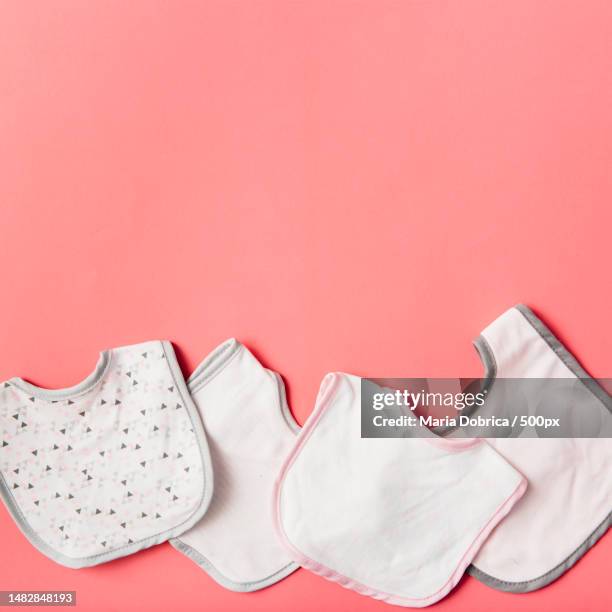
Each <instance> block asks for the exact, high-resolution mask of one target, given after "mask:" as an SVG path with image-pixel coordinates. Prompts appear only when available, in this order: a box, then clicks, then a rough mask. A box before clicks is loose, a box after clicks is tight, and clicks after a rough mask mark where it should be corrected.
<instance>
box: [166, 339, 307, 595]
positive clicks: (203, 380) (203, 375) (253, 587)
mask: <svg viewBox="0 0 612 612" xmlns="http://www.w3.org/2000/svg"><path fill="white" fill-rule="evenodd" d="M243 348H244V346H243V345H242V344H240V342H238V341H237V340H236V339H235V338H230V339H229V340H226V341H225V342H223V343H221V344H220V345H219V346H218V347H217V348H216V349H213V351H212V352H211V353H210V354H209V355H208V356H207V357H205V358H204V360H203V361H202V362H201V363H200V365H199V366H198V367H197V368H196V369H195V371H194V372H193V374H192V375H191V376H190V377H189V380H188V381H187V384H188V385H189V389H190V391H191V393H196V392H197V391H199V390H200V389H201V388H202V387H203V386H205V385H206V384H207V383H209V382H210V381H211V380H212V379H213V378H214V377H215V376H217V375H218V374H219V373H220V372H222V371H223V369H224V368H225V367H226V366H227V365H228V364H229V363H230V362H231V361H232V359H233V358H234V357H235V356H236V355H237V354H238V353H239V352H240V351H241V350H242V349H243ZM264 370H265V371H266V372H267V373H268V374H270V375H272V376H273V377H274V380H275V381H276V385H277V389H278V402H279V408H280V412H281V416H282V417H283V420H284V421H285V423H286V424H287V426H288V427H289V429H290V430H291V432H292V433H293V434H297V433H298V432H299V430H300V426H299V425H298V423H296V421H295V419H294V418H293V415H292V414H291V410H290V409H289V405H288V403H287V394H286V392H285V383H284V382H283V379H282V377H281V376H280V374H278V373H277V372H274V371H273V370H268V369H267V368H264ZM170 544H171V545H172V546H173V547H174V548H175V549H176V550H178V551H179V552H182V553H183V554H184V555H186V556H187V557H189V558H190V559H191V560H192V561H194V562H195V563H197V564H198V565H199V566H200V567H201V568H202V569H203V570H204V571H205V572H206V573H207V574H208V575H209V576H210V577H211V578H212V579H213V580H215V581H216V582H217V583H219V584H220V585H221V586H223V587H225V588H226V589H229V590H230V591H236V592H238V593H250V592H252V591H258V590H259V589H263V588H265V587H268V586H270V585H272V584H275V583H276V582H278V581H279V580H282V579H283V578H285V577H287V576H288V575H289V574H291V573H292V572H294V571H295V570H296V569H298V567H299V565H298V564H297V563H293V562H291V563H288V564H287V565H285V566H283V567H281V569H279V570H278V571H276V572H274V573H273V574H270V575H269V576H266V577H265V578H262V579H261V580H254V581H249V582H236V581H234V580H232V579H231V578H228V577H227V576H225V575H223V574H222V573H221V572H220V571H219V570H218V569H217V568H216V567H215V566H214V565H213V564H212V563H211V562H210V561H209V560H208V559H207V558H206V557H205V556H204V555H203V554H202V553H200V552H198V551H197V550H196V549H195V548H193V547H191V546H189V544H186V543H185V542H183V540H181V539H180V538H173V539H172V540H170Z"/></svg>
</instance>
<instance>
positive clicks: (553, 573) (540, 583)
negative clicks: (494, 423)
mask: <svg viewBox="0 0 612 612" xmlns="http://www.w3.org/2000/svg"><path fill="white" fill-rule="evenodd" d="M515 308H516V309H517V310H518V311H519V312H520V313H521V314H522V315H523V316H524V317H525V319H526V320H527V322H528V323H529V324H530V325H531V326H532V327H533V328H534V329H535V330H536V331H537V332H538V334H539V335H540V336H541V337H542V339H543V340H544V341H545V342H546V343H547V344H548V346H549V347H550V348H551V349H552V350H553V351H554V352H555V354H556V355H557V357H558V358H559V359H560V360H561V361H562V362H563V363H564V364H565V365H566V366H567V367H568V368H569V369H570V371H571V372H572V373H573V374H575V375H576V376H577V377H578V378H579V379H580V380H581V381H582V382H583V383H584V385H585V386H586V387H587V388H588V389H589V390H590V391H591V392H592V393H593V395H595V397H596V398H597V399H599V400H600V401H601V402H602V404H603V405H604V406H605V407H606V408H608V410H611V407H610V406H611V400H612V398H611V397H610V396H609V395H608V393H607V392H606V391H605V389H603V388H602V387H601V386H600V385H599V384H598V383H597V382H596V381H595V380H593V378H591V377H590V376H589V374H588V373H587V372H586V370H585V369H584V368H583V367H582V366H581V365H580V364H579V363H578V360H577V359H576V358H575V357H574V356H573V355H572V354H571V353H570V352H569V351H568V350H567V349H566V348H565V347H564V346H563V345H562V344H561V342H559V340H558V339H557V337H556V336H555V335H554V334H553V333H552V331H550V329H549V328H548V327H547V326H546V325H545V324H544V323H543V322H542V321H541V320H540V319H539V318H538V317H537V316H536V315H535V313H534V312H533V311H532V310H531V308H529V307H528V306H525V305H524V304H517V306H516V307H515ZM474 346H475V347H476V350H477V351H478V353H479V355H480V358H481V360H482V363H483V366H484V369H485V377H486V379H487V383H486V384H487V388H490V386H491V385H492V384H493V382H494V381H495V378H496V376H497V362H496V360H495V355H494V353H493V350H492V349H491V346H490V345H489V343H488V342H487V341H486V339H485V338H484V336H482V335H480V336H479V337H478V338H476V340H474ZM489 381H490V382H489ZM611 524H612V512H611V513H610V514H608V516H607V517H606V518H605V519H604V520H603V521H602V522H601V523H600V524H599V525H598V526H597V527H596V528H595V529H594V531H593V532H592V533H591V534H590V535H589V536H588V537H587V538H586V540H585V541H584V542H582V544H580V546H578V548H576V550H574V552H572V553H571V554H569V555H568V556H567V558H566V559H564V560H563V561H561V563H559V564H558V565H556V566H555V567H553V568H552V569H551V570H550V571H548V572H546V573H545V574H542V575H541V576H538V577H537V578H533V579H532V580H525V581H522V582H510V581H507V580H500V579H499V578H495V577H494V576H491V575H489V574H487V573H486V572H483V571H482V570H480V569H478V568H477V567H476V566H475V565H470V566H469V567H468V570H467V572H468V574H470V576H473V577H474V578H476V579H477V580H479V581H480V582H482V583H483V584H486V585H487V586H489V587H491V588H494V589H497V590H498V591H505V592H507V593H529V592H530V591H536V590H537V589H541V588H543V587H545V586H547V585H549V584H550V583H551V582H554V581H555V580H557V578H559V577H561V576H562V575H563V574H564V573H565V572H566V571H567V570H569V569H570V568H571V567H573V566H574V565H575V564H576V563H577V562H578V561H579V560H580V559H581V558H582V557H583V556H584V555H585V554H586V553H587V552H588V551H589V549H590V548H591V547H593V546H595V544H596V543H597V541H598V540H599V539H600V538H601V537H602V536H603V535H604V534H605V533H606V532H607V531H608V529H609V527H610V525H611Z"/></svg>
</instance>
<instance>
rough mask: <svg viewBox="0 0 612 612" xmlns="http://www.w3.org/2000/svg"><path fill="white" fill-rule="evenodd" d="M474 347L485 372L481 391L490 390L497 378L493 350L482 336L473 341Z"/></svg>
mask: <svg viewBox="0 0 612 612" xmlns="http://www.w3.org/2000/svg"><path fill="white" fill-rule="evenodd" d="M474 347H475V348H476V350H477V351H478V355H480V360H481V361H482V365H483V366H484V370H485V371H484V378H485V383H484V387H483V390H484V389H490V388H491V386H492V385H493V383H494V382H495V379H496V378H497V361H496V360H495V355H494V354H493V349H492V348H491V345H490V344H489V343H488V342H487V340H486V338H485V337H484V336H483V335H480V336H478V338H476V339H475V340H474Z"/></svg>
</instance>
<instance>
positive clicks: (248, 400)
mask: <svg viewBox="0 0 612 612" xmlns="http://www.w3.org/2000/svg"><path fill="white" fill-rule="evenodd" d="M189 389H190V391H191V393H192V395H193V398H194V401H195V403H196V405H197V407H198V409H199V411H200V414H201V415H202V419H203V422H204V426H205V427H206V433H207V436H208V439H209V442H210V449H211V456H212V463H213V469H214V471H215V494H214V497H213V500H212V503H211V507H210V510H209V512H208V513H207V514H206V516H205V517H204V518H203V519H202V520H201V521H200V522H199V523H197V524H196V525H195V526H194V527H193V528H192V529H190V530H189V531H187V532H186V533H184V534H183V535H182V536H181V537H180V538H177V539H173V540H171V544H172V545H173V546H174V547H175V548H176V549H177V550H179V551H181V552H182V553H184V554H185V555H187V556H188V557H189V558H191V559H192V560H193V561H195V562H196V563H197V564H198V565H199V566H200V567H201V568H202V569H203V570H204V571H206V572H207V573H208V574H209V575H210V576H211V577H212V578H213V579H214V580H216V581H217V582H218V583H219V584H221V585H222V586H224V587H226V588H228V589H231V590H233V591H242V592H246V591H256V590H258V589H261V588H264V587H266V586H269V585H271V584H274V583H275V582H278V581H279V580H281V579H282V578H284V577H285V576H287V575H289V574H290V573H291V572H293V571H295V570H296V569H297V565H296V564H295V563H294V562H293V561H292V559H291V557H290V555H289V554H288V553H287V551H286V550H285V549H284V548H283V547H282V545H281V544H280V542H279V541H278V538H277V536H276V533H275V531H274V526H273V522H272V493H273V488H274V479H275V478H276V476H277V474H278V472H279V470H280V468H281V465H282V462H283V460H284V458H285V456H286V455H287V453H288V452H289V449H290V448H291V447H292V445H293V442H294V441H295V434H296V431H297V430H298V429H299V427H298V425H297V424H296V423H295V422H294V420H293V417H292V416H291V413H290V411H289V408H288V406H287V402H286V399H285V390H284V385H283V382H282V379H281V378H280V376H279V375H278V374H276V373H274V372H271V371H270V370H267V369H265V368H264V367H262V365H261V364H260V363H259V362H258V361H257V359H256V358H255V357H254V356H253V355H252V354H251V353H250V352H249V350H248V349H247V348H245V347H244V346H243V345H242V344H240V343H238V342H236V340H233V339H231V340H228V341H226V342H224V343H223V344H221V345H220V346H219V347H218V348H217V349H215V350H214V351H213V352H212V353H211V354H210V356H208V357H207V358H206V359H205V360H204V361H203V362H202V364H201V365H200V366H199V367H198V368H197V369H196V371H195V372H194V373H193V375H192V376H191V378H190V379H189Z"/></svg>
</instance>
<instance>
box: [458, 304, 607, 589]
mask: <svg viewBox="0 0 612 612" xmlns="http://www.w3.org/2000/svg"><path fill="white" fill-rule="evenodd" d="M475 344H476V348H477V349H478V351H479V353H480V356H481V358H482V360H483V363H484V366H485V368H486V377H487V379H489V381H490V384H491V387H490V388H494V385H495V381H496V380H497V379H502V378H542V379H551V378H569V379H574V380H577V381H578V382H579V383H580V384H582V385H584V394H585V399H584V400H583V402H582V404H579V405H574V406H573V410H575V411H579V410H585V409H587V407H588V408H590V409H598V410H599V411H601V414H602V415H607V418H608V419H609V415H610V414H612V398H611V397H610V396H609V395H608V393H607V392H606V391H605V390H604V389H603V387H601V386H599V384H598V383H597V382H596V381H595V380H594V379H592V378H591V377H590V376H589V375H588V374H587V372H586V371H585V370H584V369H583V368H582V366H581V365H580V364H579V363H578V361H577V360H576V359H575V357H574V356H573V355H571V354H570V352H569V351H568V350H567V349H566V348H565V347H564V346H563V345H562V344H561V343H560V342H559V340H558V339H557V338H556V337H555V336H554V335H553V333H552V332H551V330H550V329H548V327H546V325H545V324H544V323H543V322H542V321H541V320H540V319H539V318H538V317H537V316H536V315H535V314H534V313H533V312H532V311H531V310H530V309H529V308H528V307H527V306H524V305H522V304H519V305H518V306H516V307H514V308H511V309H510V310H508V311H507V312H505V313H504V314H503V315H501V316H500V317H499V318H497V319H496V320H495V321H494V322H493V323H491V324H490V325H489V326H488V327H487V328H486V329H485V330H484V331H483V332H482V334H481V335H480V337H479V338H478V339H477V340H476V342H475ZM517 401H518V399H517ZM606 422H607V423H609V420H607V421H606ZM489 444H490V445H491V446H492V447H493V448H495V450H496V451H497V452H498V453H499V454H500V455H502V456H503V457H505V458H506V459H507V460H508V461H509V462H510V463H511V464H512V465H513V466H514V467H515V468H516V469H517V470H519V471H520V472H521V473H522V474H523V475H524V476H525V477H526V478H527V480H528V481H529V487H528V488H527V492H526V493H525V496H524V497H523V499H522V500H521V502H520V503H519V504H517V506H516V508H515V510H514V511H513V512H512V513H511V514H510V515H509V516H508V519H507V520H506V521H504V522H503V523H502V524H500V525H499V526H498V527H497V528H496V529H495V531H494V532H493V533H492V534H491V537H490V538H489V539H488V540H487V541H486V542H485V543H484V545H483V547H482V548H481V550H480V552H479V553H478V555H477V556H476V557H475V559H474V561H473V565H472V566H471V567H470V568H469V572H470V574H471V575H472V576H474V577H475V578H477V579H478V580H480V581H481V582H484V583H485V584H487V585H489V586H491V587H493V588H495V589H498V590H501V591H508V592H511V593H526V592H529V591H534V590H536V589H540V588H542V587H544V586H546V585H548V584H550V583H551V582H553V581H554V580H556V579H557V578H559V577H560V576H561V575H563V574H564V573H565V572H566V571H567V570H569V569H570V568H571V567H572V566H573V565H574V564H575V563H576V562H577V561H578V560H579V559H580V558H581V557H582V556H583V555H584V554H585V553H586V552H587V551H588V550H589V549H590V548H591V547H592V546H594V545H595V543H596V542H597V541H598V540H599V539H600V538H601V537H602V536H603V535H604V534H605V533H606V532H607V530H608V528H609V526H610V523H611V517H612V513H611V509H612V446H611V445H610V439H609V438H575V439H574V438H544V439H542V438H529V437H523V436H521V435H520V434H519V435H518V436H517V437H509V438H494V439H490V440H489Z"/></svg>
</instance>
